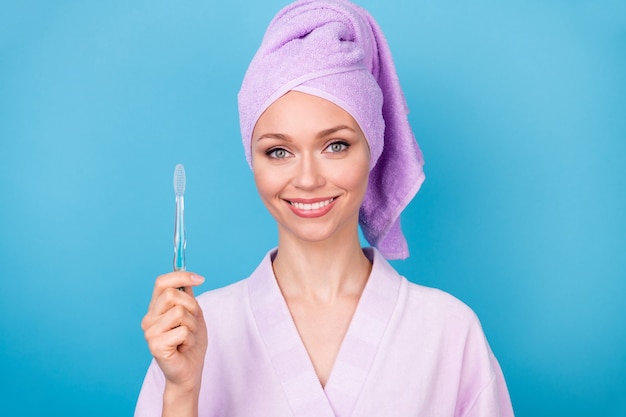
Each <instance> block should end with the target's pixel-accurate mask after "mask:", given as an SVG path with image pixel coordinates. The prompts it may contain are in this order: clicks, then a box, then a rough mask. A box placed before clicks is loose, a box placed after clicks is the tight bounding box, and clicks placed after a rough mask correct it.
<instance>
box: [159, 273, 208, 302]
mask: <svg viewBox="0 0 626 417" xmlns="http://www.w3.org/2000/svg"><path fill="white" fill-rule="evenodd" d="M203 282H204V278H203V277H202V276H200V275H198V274H194V273H193V272H185V271H176V272H170V273H169V274H165V275H161V276H160V277H158V278H157V279H156V282H155V284H154V292H153V293H152V299H153V300H154V299H156V298H158V297H159V296H160V295H161V293H163V291H165V290H166V289H168V288H185V287H195V286H196V285H200V284H202V283H203Z"/></svg>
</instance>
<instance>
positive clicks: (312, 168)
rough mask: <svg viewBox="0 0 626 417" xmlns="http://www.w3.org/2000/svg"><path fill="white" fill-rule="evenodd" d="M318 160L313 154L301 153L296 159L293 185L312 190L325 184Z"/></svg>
mask: <svg viewBox="0 0 626 417" xmlns="http://www.w3.org/2000/svg"><path fill="white" fill-rule="evenodd" d="M321 168H322V167H321V164H320V161H318V160H316V158H315V157H314V156H313V155H302V156H301V157H300V160H299V161H298V166H297V168H296V173H295V175H294V178H293V185H294V186H295V187H296V188H300V189H302V190H314V189H315V188H318V187H321V186H323V185H324V184H325V179H324V176H323V173H322V169H321Z"/></svg>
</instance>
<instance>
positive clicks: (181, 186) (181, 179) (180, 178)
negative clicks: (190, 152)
mask: <svg viewBox="0 0 626 417" xmlns="http://www.w3.org/2000/svg"><path fill="white" fill-rule="evenodd" d="M185 185H186V179H185V167H184V166H183V164H178V165H176V168H175V169H174V193H175V194H176V195H177V196H182V195H183V194H184V193H185Z"/></svg>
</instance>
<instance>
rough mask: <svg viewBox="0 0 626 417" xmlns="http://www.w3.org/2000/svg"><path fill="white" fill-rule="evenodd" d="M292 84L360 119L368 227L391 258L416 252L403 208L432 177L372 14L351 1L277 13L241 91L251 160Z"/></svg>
mask: <svg viewBox="0 0 626 417" xmlns="http://www.w3.org/2000/svg"><path fill="white" fill-rule="evenodd" d="M290 90H296V91H301V92H303V93H308V94H312V95H315V96H319V97H322V98H324V99H327V100H329V101H331V102H333V103H335V104H337V105H338V106H340V107H341V108H343V109H344V110H346V111H347V112H348V113H350V115H352V117H354V119H355V120H356V121H357V123H358V124H359V126H360V127H361V129H362V130H363V133H364V134H365V137H366V139H367V141H368V143H369V147H370V153H371V162H370V174H369V184H368V189H367V192H366V195H365V199H364V201H363V204H362V206H361V210H360V217H359V221H360V224H361V229H362V230H363V234H364V235H365V238H366V239H367V240H368V242H369V243H370V244H371V245H373V246H375V247H376V248H378V249H379V250H380V252H381V253H382V254H383V255H384V256H385V257H386V258H387V259H404V258H406V257H408V255H409V251H408V246H407V243H406V239H405V238H404V235H403V233H402V229H401V227H400V213H401V212H402V210H404V208H405V207H406V206H407V205H408V203H409V202H410V201H411V199H412V198H413V197H414V196H415V194H416V193H417V191H418V189H419V187H420V186H421V184H422V182H423V181H424V172H423V170H422V167H423V165H424V161H423V158H422V153H421V151H420V149H419V147H418V145H417V142H416V141H415V138H414V136H413V131H412V130H411V126H410V125H409V122H408V119H407V113H408V108H407V106H406V101H405V99H404V94H403V92H402V89H401V88H400V83H399V81H398V77H397V74H396V70H395V67H394V64H393V60H392V57H391V52H390V50H389V47H388V45H387V41H386V40H385V38H384V36H383V33H382V31H381V30H380V28H379V27H378V24H377V23H376V22H375V21H374V19H373V18H372V17H371V16H370V15H369V13H368V12H367V11H365V10H364V9H362V8H360V7H358V6H356V5H354V4H352V3H350V2H348V1H343V0H322V1H315V0H302V1H297V2H295V3H292V4H290V5H289V6H287V7H285V8H284V9H283V10H281V11H280V12H279V13H278V15H276V17H275V18H274V20H272V22H271V23H270V25H269V27H268V29H267V32H266V33H265V36H264V38H263V42H262V44H261V46H260V48H259V50H258V51H257V53H256V55H255V56H254V58H253V60H252V62H251V63H250V67H249V68H248V71H247V72H246V75H245V77H244V80H243V84H242V86H241V90H240V92H239V116H240V123H241V133H242V139H243V145H244V149H245V153H246V159H247V160H248V163H249V164H250V165H251V166H252V162H251V155H250V146H251V139H252V132H253V130H254V126H255V124H256V121H257V120H258V118H259V117H260V116H261V114H262V113H263V112H264V111H265V110H266V109H267V108H268V107H269V106H270V105H271V104H272V103H273V102H274V101H276V100H277V99H278V98H280V97H281V96H282V95H284V94H285V93H287V92H288V91H290Z"/></svg>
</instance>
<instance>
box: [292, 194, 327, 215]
mask: <svg viewBox="0 0 626 417" xmlns="http://www.w3.org/2000/svg"><path fill="white" fill-rule="evenodd" d="M336 199H337V198H336V197H331V198H325V199H294V200H285V201H286V202H287V203H288V204H289V208H290V209H291V211H292V212H293V213H294V214H296V215H297V216H300V217H306V218H312V217H321V216H323V215H325V214H326V213H328V212H329V211H330V210H331V209H332V207H333V205H334V204H333V203H334V202H335V200H336Z"/></svg>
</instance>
